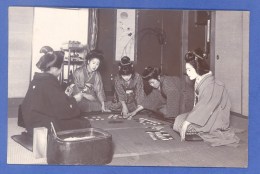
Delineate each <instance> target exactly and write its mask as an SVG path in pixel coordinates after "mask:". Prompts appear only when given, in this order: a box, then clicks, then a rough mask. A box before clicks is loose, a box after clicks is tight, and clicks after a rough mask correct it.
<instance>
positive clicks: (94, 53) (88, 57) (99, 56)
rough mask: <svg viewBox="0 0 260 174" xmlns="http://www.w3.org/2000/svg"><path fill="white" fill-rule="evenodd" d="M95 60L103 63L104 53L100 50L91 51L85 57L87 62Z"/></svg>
mask: <svg viewBox="0 0 260 174" xmlns="http://www.w3.org/2000/svg"><path fill="white" fill-rule="evenodd" d="M94 58H96V59H99V61H100V62H102V61H103V59H104V56H103V52H102V51H100V50H91V51H90V52H89V53H88V54H87V55H86V57H85V59H86V61H91V60H92V59H94Z"/></svg>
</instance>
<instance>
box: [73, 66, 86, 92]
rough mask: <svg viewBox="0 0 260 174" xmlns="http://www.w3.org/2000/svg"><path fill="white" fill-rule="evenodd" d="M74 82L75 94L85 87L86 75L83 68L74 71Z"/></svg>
mask: <svg viewBox="0 0 260 174" xmlns="http://www.w3.org/2000/svg"><path fill="white" fill-rule="evenodd" d="M73 83H74V84H75V87H74V88H73V94H77V93H79V92H80V91H81V90H82V89H83V88H84V75H83V72H82V71H81V69H77V70H75V71H74V73H73Z"/></svg>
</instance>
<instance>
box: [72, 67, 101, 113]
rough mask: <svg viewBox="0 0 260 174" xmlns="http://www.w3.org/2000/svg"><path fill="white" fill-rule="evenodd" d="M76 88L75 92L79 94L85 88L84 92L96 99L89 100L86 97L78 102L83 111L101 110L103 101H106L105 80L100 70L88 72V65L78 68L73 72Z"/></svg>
mask: <svg viewBox="0 0 260 174" xmlns="http://www.w3.org/2000/svg"><path fill="white" fill-rule="evenodd" d="M73 81H74V83H75V88H74V92H73V94H77V93H79V92H80V91H82V90H83V89H87V90H85V91H84V92H85V93H87V94H90V95H92V96H93V97H94V98H95V99H96V100H95V101H89V100H87V99H85V98H82V100H81V101H80V102H79V103H78V104H79V107H80V110H81V111H82V112H92V111H101V102H103V101H105V93H104V89H103V82H102V78H101V75H100V73H99V72H98V71H94V72H91V73H90V72H88V70H87V68H86V65H85V64H84V65H83V66H81V67H79V68H77V69H76V70H75V71H74V73H73ZM86 87H87V88H86Z"/></svg>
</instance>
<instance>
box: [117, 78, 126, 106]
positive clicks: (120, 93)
mask: <svg viewBox="0 0 260 174" xmlns="http://www.w3.org/2000/svg"><path fill="white" fill-rule="evenodd" d="M115 90H116V93H117V95H118V99H119V101H126V94H125V90H124V89H123V87H122V84H121V83H120V77H119V76H116V78H115Z"/></svg>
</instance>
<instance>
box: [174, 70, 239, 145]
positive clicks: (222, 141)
mask: <svg viewBox="0 0 260 174" xmlns="http://www.w3.org/2000/svg"><path fill="white" fill-rule="evenodd" d="M195 96H196V97H195V102H194V103H195V106H194V108H193V109H192V111H191V112H189V113H186V114H182V115H179V116H178V117H177V118H176V120H175V123H174V126H173V129H174V130H175V131H178V132H180V131H181V127H182V123H183V122H184V121H185V120H187V121H188V122H190V123H191V127H192V128H193V129H194V130H195V132H198V133H199V135H200V137H201V138H202V139H204V141H207V142H210V143H212V145H213V146H217V145H226V144H232V143H238V142H239V139H238V137H236V136H235V134H234V133H233V132H232V131H231V130H229V123H230V108H231V103H230V99H229V96H228V93H227V90H226V88H225V86H224V84H223V83H222V82H220V81H218V80H216V79H215V78H214V77H213V76H212V74H211V73H208V74H206V75H205V77H204V78H203V79H202V80H201V81H200V82H199V84H198V85H196V87H195Z"/></svg>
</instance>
